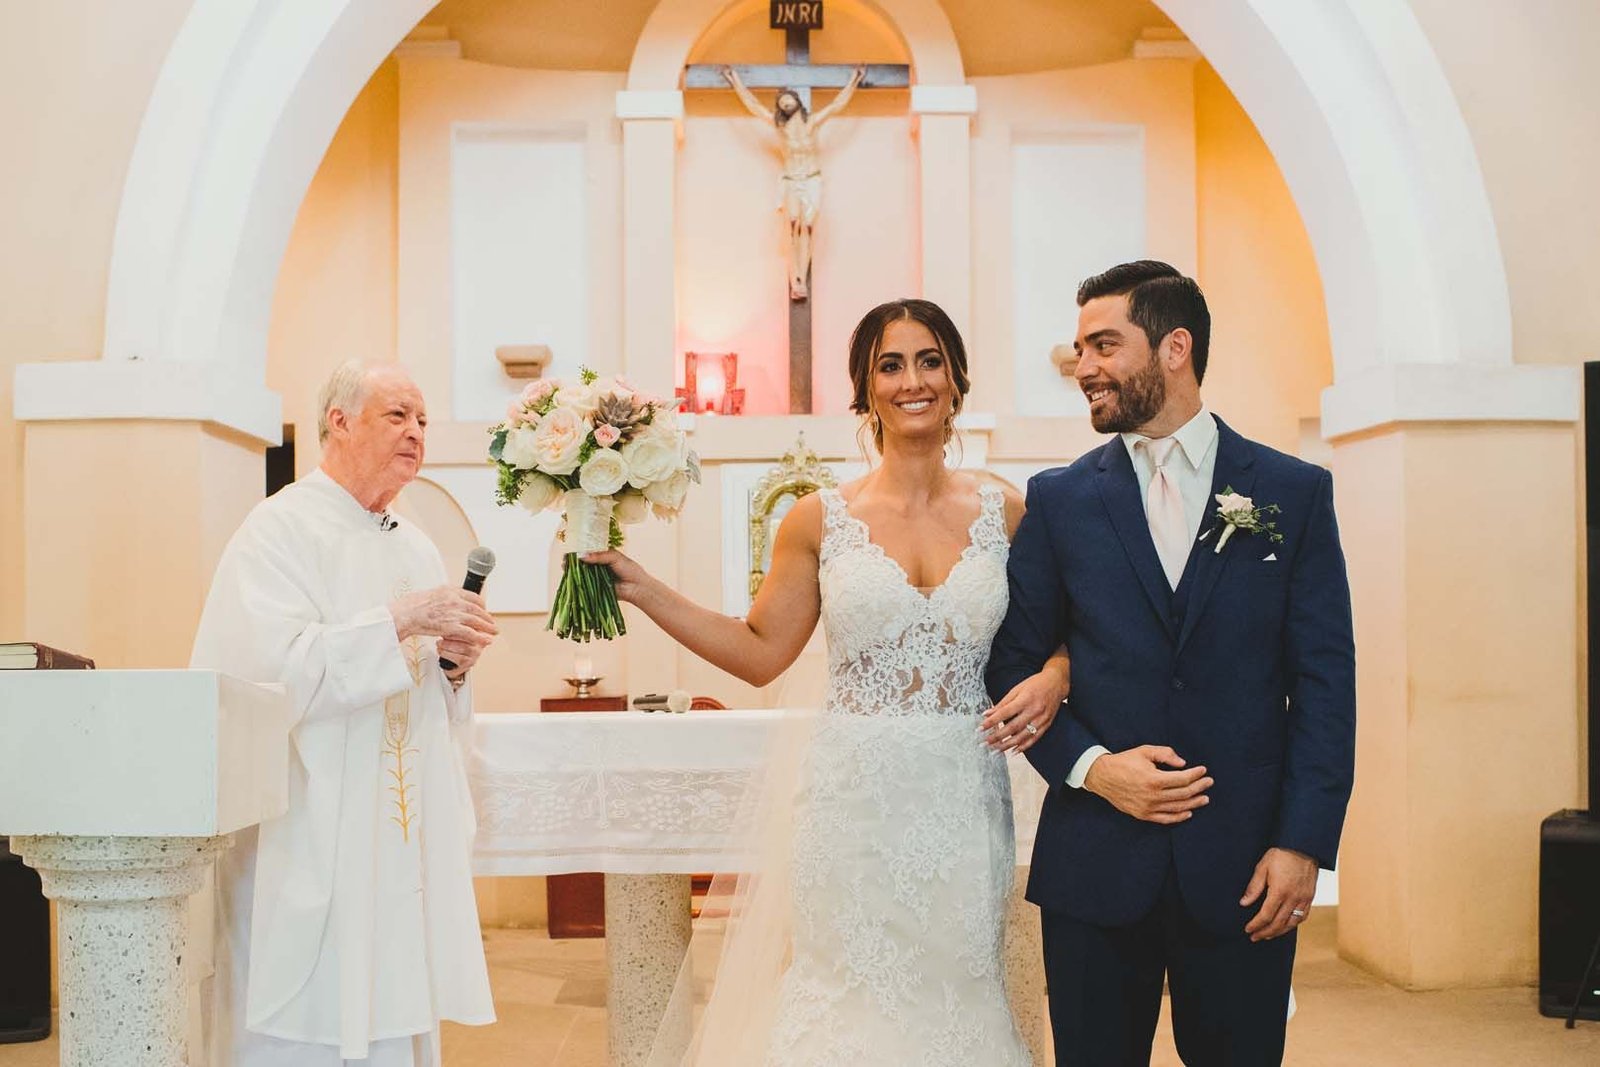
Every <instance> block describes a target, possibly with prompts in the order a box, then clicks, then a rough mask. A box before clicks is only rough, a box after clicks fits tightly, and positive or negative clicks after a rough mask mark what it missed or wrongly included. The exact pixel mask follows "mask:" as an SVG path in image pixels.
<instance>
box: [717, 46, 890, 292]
mask: <svg viewBox="0 0 1600 1067" xmlns="http://www.w3.org/2000/svg"><path fill="white" fill-rule="evenodd" d="M866 74H867V70H866V68H865V67H857V68H856V70H855V73H854V74H853V75H851V77H850V80H849V82H847V83H846V84H845V87H844V88H843V89H841V90H840V91H839V95H838V96H836V97H834V98H833V102H832V103H830V104H829V105H828V106H827V107H824V108H823V109H822V110H821V111H818V112H817V113H816V114H815V115H812V114H810V113H809V111H808V109H807V108H806V105H805V104H804V103H803V102H802V101H801V99H800V94H799V93H797V92H795V91H794V90H792V89H784V90H782V91H781V92H779V93H778V102H777V104H776V105H775V106H774V107H773V110H772V123H773V125H774V126H776V127H777V128H778V135H779V137H781V138H782V142H783V176H782V177H781V178H779V179H778V210H780V211H782V212H783V214H784V218H785V219H786V220H788V223H789V299H790V300H804V299H806V297H807V295H808V288H807V284H806V283H807V279H809V277H810V275H811V235H812V232H813V230H814V229H815V228H816V225H817V211H818V209H819V208H820V207H821V206H822V167H821V164H820V162H819V161H818V158H817V131H818V130H820V129H821V128H822V124H823V123H825V122H827V121H828V120H829V119H831V118H832V117H833V116H835V115H837V114H838V113H839V112H840V111H843V110H844V108H845V107H846V105H848V104H849V103H850V98H851V97H852V96H854V95H855V91H856V87H857V86H859V85H860V84H861V80H862V79H863V78H865V77H866ZM722 76H723V77H724V78H726V79H727V80H728V84H729V85H731V86H733V91H734V92H735V93H736V94H738V97H739V101H740V103H742V104H744V106H745V109H746V110H747V111H749V112H750V114H752V115H754V116H755V117H756V118H758V119H761V120H762V121H766V118H767V109H766V108H764V107H763V106H762V105H761V101H759V100H757V99H756V97H755V94H754V93H752V92H751V91H750V90H749V89H747V88H745V85H744V82H742V81H740V80H739V72H738V71H736V70H734V69H733V68H732V67H723V68H722Z"/></svg>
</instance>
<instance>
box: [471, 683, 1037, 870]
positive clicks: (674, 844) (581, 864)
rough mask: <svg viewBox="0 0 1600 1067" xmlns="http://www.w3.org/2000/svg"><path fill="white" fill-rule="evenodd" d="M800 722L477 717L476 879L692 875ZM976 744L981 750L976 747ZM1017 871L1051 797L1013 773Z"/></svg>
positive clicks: (1022, 769) (712, 860) (730, 833)
mask: <svg viewBox="0 0 1600 1067" xmlns="http://www.w3.org/2000/svg"><path fill="white" fill-rule="evenodd" d="M808 714H812V713H810V712H806V711H795V710H741V711H700V712H689V713H685V714H682V715H671V714H665V713H647V712H576V713H569V714H564V715H541V714H520V713H519V714H503V715H480V716H478V717H477V719H476V722H475V731H476V732H475V737H474V746H473V747H474V752H473V758H472V768H471V778H472V791H473V797H474V800H475V801H476V805H477V811H478V837H477V842H476V846H475V848H474V850H473V868H474V871H475V873H477V874H479V875H540V874H565V873H572V872H579V871H603V872H606V873H613V874H692V873H695V872H701V871H719V870H731V869H741V867H740V864H741V862H743V861H747V859H748V857H743V856H740V855H735V854H731V853H730V852H729V849H730V847H731V846H732V843H733V842H734V841H735V840H737V838H738V836H739V835H738V833H737V830H738V829H739V828H738V827H737V826H736V825H735V824H736V821H737V818H738V816H739V813H740V810H741V801H742V800H743V798H744V796H745V793H746V791H747V789H748V787H749V785H750V781H751V773H752V771H753V770H754V769H755V768H757V767H758V766H759V765H760V764H761V761H762V759H763V757H764V756H765V755H766V753H767V752H768V750H769V746H770V745H771V743H772V738H773V735H774V733H775V731H776V730H777V729H778V727H779V726H780V724H782V723H783V722H785V721H786V720H788V719H792V718H793V717H796V716H804V715H808ZM974 743H976V741H974ZM1010 767H1011V788H1012V798H1013V801H1012V802H1013V805H1014V807H1015V810H1016V832H1017V859H1018V862H1019V863H1024V864H1025V863H1027V862H1028V857H1029V856H1030V854H1031V853H1032V850H1033V834H1034V829H1035V827H1036V826H1037V824H1038V817H1039V804H1040V801H1041V800H1042V799H1043V795H1044V788H1043V786H1044V783H1043V782H1042V781H1041V780H1040V779H1039V776H1038V775H1037V774H1035V773H1034V772H1033V769H1032V767H1030V766H1029V765H1028V764H1027V762H1026V761H1024V760H1021V759H1013V760H1011V761H1010Z"/></svg>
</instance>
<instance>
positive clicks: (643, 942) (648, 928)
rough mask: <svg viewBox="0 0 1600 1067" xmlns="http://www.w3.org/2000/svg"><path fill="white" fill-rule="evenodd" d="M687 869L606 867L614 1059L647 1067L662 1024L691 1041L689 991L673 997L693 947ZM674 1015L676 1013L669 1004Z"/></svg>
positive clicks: (609, 1040) (666, 1032) (670, 1034)
mask: <svg viewBox="0 0 1600 1067" xmlns="http://www.w3.org/2000/svg"><path fill="white" fill-rule="evenodd" d="M690 932H691V924H690V921H689V876H688V875H687V874H608V875H606V1048H607V1055H606V1062H607V1063H608V1064H609V1065H610V1067H640V1065H642V1064H644V1063H645V1062H646V1061H647V1060H648V1059H649V1057H650V1048H651V1046H652V1045H653V1044H654V1043H655V1039H656V1034H657V1033H658V1032H659V1033H660V1034H661V1035H662V1039H663V1040H664V1041H670V1042H672V1043H673V1044H674V1045H676V1046H677V1047H678V1048H681V1049H687V1048H688V1046H689V1035H690V1029H691V1011H690V1001H689V998H683V999H681V1000H679V1001H677V1002H673V1001H672V987H673V985H674V984H675V983H676V982H677V980H678V971H679V969H680V968H681V967H682V966H683V961H684V957H685V956H686V955H687V954H688V951H689V935H690ZM669 1009H670V1012H671V1018H670V1019H669V1018H668V1012H669Z"/></svg>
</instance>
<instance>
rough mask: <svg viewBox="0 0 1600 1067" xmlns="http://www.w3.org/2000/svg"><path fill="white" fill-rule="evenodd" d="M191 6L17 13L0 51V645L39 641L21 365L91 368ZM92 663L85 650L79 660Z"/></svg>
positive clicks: (156, 0) (176, 0) (77, 4)
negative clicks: (19, 399) (126, 193)
mask: <svg viewBox="0 0 1600 1067" xmlns="http://www.w3.org/2000/svg"><path fill="white" fill-rule="evenodd" d="M189 6H190V3H189V0H151V2H149V3H141V4H138V5H132V4H97V3H89V2H86V0H71V2H67V3H57V4H26V5H22V6H21V7H20V8H18V9H17V10H16V11H15V12H11V13H9V14H10V19H9V22H8V30H7V32H6V34H5V35H4V41H3V42H0V129H4V130H5V131H6V143H7V148H6V156H7V164H6V165H5V166H3V167H0V293H3V294H4V296H3V297H0V299H3V300H4V306H5V311H4V313H3V314H0V640H14V639H15V640H20V639H22V638H24V637H27V638H34V639H39V640H47V641H48V640H49V638H50V637H51V636H52V635H49V634H44V633H39V632H36V631H33V630H31V629H30V628H29V627H28V626H27V623H26V620H25V618H24V615H23V600H24V595H23V580H22V576H23V573H24V571H23V568H24V566H25V565H26V561H25V560H24V559H23V556H22V542H23V534H22V495H23V485H22V452H23V447H22V438H23V434H22V429H21V427H19V426H18V425H17V424H16V422H15V421H14V420H13V419H12V416H11V410H12V373H13V368H15V367H16V365H17V364H19V363H34V362H42V361H46V360H64V359H91V358H94V357H96V356H98V355H99V354H100V344H101V340H102V336H103V333H104V329H105V291H106V277H107V274H108V269H109V265H110V258H109V257H110V253H111V235H112V230H113V227H114V226H115V223H116V214H117V204H118V201H119V200H120V199H121V196H122V182H123V179H124V177H125V176H126V175H127V171H128V160H129V157H130V156H131V154H132V152H133V143H134V138H135V137H136V135H137V133H138V129H139V121H140V119H141V118H142V117H143V115H144V108H145V103H146V101H148V100H149V98H150V90H151V88H152V87H153V86H154V84H155V77H156V72H157V71H158V70H159V69H160V67H161V61H162V60H163V58H165V56H166V52H167V48H168V47H169V46H170V44H171V41H172V38H173V37H174V36H175V35H176V33H177V30H178V25H179V24H180V23H181V22H182V21H183V17H184V15H185V14H187V13H188V9H189ZM85 651H88V652H91V653H93V652H95V651H96V650H95V649H86V650H85Z"/></svg>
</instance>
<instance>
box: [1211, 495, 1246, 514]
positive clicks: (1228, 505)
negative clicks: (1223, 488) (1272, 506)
mask: <svg viewBox="0 0 1600 1067" xmlns="http://www.w3.org/2000/svg"><path fill="white" fill-rule="evenodd" d="M1217 507H1218V508H1220V509H1221V510H1222V513H1223V514H1224V515H1232V514H1235V513H1236V512H1241V511H1243V512H1249V511H1251V510H1253V509H1254V504H1252V503H1251V501H1250V498H1249V497H1247V496H1241V495H1240V494H1238V493H1218V494H1217Z"/></svg>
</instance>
